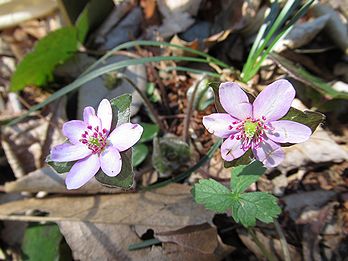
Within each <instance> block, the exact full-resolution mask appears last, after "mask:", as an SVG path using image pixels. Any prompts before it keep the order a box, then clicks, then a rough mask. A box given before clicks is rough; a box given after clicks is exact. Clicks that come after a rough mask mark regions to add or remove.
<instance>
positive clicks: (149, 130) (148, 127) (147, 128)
mask: <svg viewBox="0 0 348 261" xmlns="http://www.w3.org/2000/svg"><path fill="white" fill-rule="evenodd" d="M140 125H141V126H142V127H143V128H144V131H143V134H142V135H141V138H140V140H139V142H147V141H150V140H153V138H154V137H156V136H157V134H158V132H159V127H158V126H157V125H156V124H151V123H140Z"/></svg>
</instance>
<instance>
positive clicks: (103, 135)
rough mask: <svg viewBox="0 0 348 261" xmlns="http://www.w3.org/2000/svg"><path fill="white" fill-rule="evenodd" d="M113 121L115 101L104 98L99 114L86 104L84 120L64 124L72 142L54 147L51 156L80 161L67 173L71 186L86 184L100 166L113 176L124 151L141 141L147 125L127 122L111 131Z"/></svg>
mask: <svg viewBox="0 0 348 261" xmlns="http://www.w3.org/2000/svg"><path fill="white" fill-rule="evenodd" d="M111 121H112V109H111V105H110V102H109V101H108V100H106V99H104V100H102V101H101V102H100V104H99V107H98V110H97V114H96V113H95V110H94V109H93V108H92V107H86V108H85V109H84V111H83V121H80V120H72V121H68V122H66V123H65V124H64V125H63V134H64V135H65V136H66V137H67V138H68V142H66V143H64V144H61V145H58V146H56V147H54V148H53V149H52V150H51V160H52V161H57V162H69V161H76V163H75V164H74V165H73V167H72V168H71V170H70V171H69V173H68V174H67V176H66V180H65V183H66V185H67V188H68V189H77V188H79V187H81V186H83V185H84V184H86V183H87V182H88V181H89V180H90V179H91V178H92V177H93V176H94V175H95V174H96V173H97V172H98V171H99V169H100V168H101V169H102V170H103V172H104V173H105V174H106V175H108V176H110V177H114V176H116V175H118V174H119V173H120V171H121V168H122V159H121V155H120V152H122V151H125V150H127V149H129V148H130V147H132V146H133V145H134V144H135V143H137V142H138V140H139V139H140V137H141V134H142V133H143V128H142V127H141V126H140V125H139V124H132V123H125V124H122V125H120V126H118V127H117V128H116V129H114V130H113V131H111V130H110V128H111Z"/></svg>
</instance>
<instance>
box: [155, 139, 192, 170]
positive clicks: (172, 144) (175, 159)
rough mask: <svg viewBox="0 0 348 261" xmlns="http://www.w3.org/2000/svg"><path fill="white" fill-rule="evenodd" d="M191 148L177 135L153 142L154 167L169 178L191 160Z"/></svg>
mask: <svg viewBox="0 0 348 261" xmlns="http://www.w3.org/2000/svg"><path fill="white" fill-rule="evenodd" d="M190 155H191V151H190V146H189V145H188V144H187V143H186V142H184V141H182V140H181V139H180V138H179V137H177V136H175V135H166V136H164V137H161V138H157V137H155V138H154V140H153V153H152V165H153V166H154V168H155V169H156V170H157V171H158V172H159V173H160V174H161V176H169V175H170V174H172V173H173V171H176V170H179V169H180V168H181V167H182V166H184V165H185V164H186V163H187V162H188V161H189V160H190Z"/></svg>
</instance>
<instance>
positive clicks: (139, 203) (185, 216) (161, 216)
mask: <svg viewBox="0 0 348 261" xmlns="http://www.w3.org/2000/svg"><path fill="white" fill-rule="evenodd" d="M33 210H39V211H41V212H45V213H48V215H47V216H43V217H37V216H25V215H23V214H24V213H26V212H28V211H33ZM213 216H214V213H212V212H209V211H207V210H205V209H204V207H203V206H200V205H197V204H196V203H195V202H194V200H193V198H192V195H191V193H190V187H189V186H185V185H181V184H171V185H168V186H166V187H164V188H161V189H158V190H153V191H148V192H140V193H127V194H117V195H96V196H76V197H63V196H62V197H58V196H57V197H51V198H44V199H25V200H19V201H15V202H10V203H6V204H2V205H0V219H4V220H25V221H37V220H42V221H62V220H80V221H90V222H96V223H113V224H119V225H133V226H135V225H140V226H146V227H148V228H152V229H154V230H155V231H158V232H159V231H167V230H175V229H179V228H182V227H183V226H188V225H195V224H201V223H205V222H210V221H211V220H212V218H213ZM155 228H157V229H155Z"/></svg>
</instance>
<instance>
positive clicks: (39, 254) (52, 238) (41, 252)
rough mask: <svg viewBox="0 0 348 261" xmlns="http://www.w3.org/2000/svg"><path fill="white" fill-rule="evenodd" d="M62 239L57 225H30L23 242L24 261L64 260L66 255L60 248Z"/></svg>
mask: <svg viewBox="0 0 348 261" xmlns="http://www.w3.org/2000/svg"><path fill="white" fill-rule="evenodd" d="M62 239H63V236H62V235H61V233H60V231H59V228H58V226H57V225H56V224H44V225H42V224H35V225H30V226H29V227H28V228H27V229H26V230H25V233H24V238H23V242H22V258H23V260H32V261H34V260H35V261H41V260H42V261H46V260H63V259H62V257H63V255H64V253H62V252H61V250H62V249H61V248H60V246H61V242H62ZM68 260H71V258H69V259H68Z"/></svg>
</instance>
